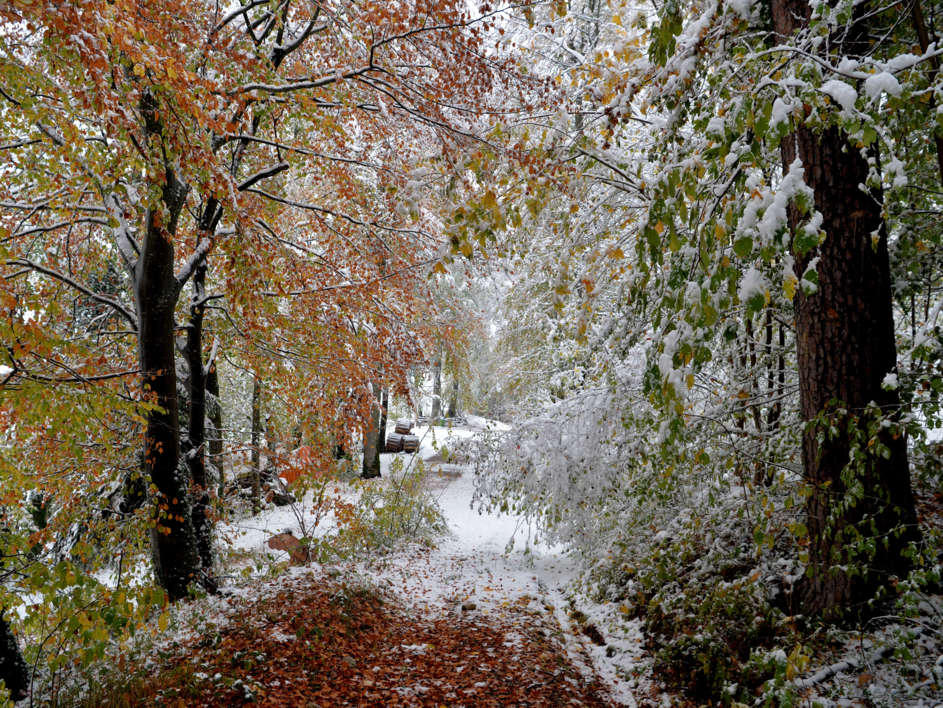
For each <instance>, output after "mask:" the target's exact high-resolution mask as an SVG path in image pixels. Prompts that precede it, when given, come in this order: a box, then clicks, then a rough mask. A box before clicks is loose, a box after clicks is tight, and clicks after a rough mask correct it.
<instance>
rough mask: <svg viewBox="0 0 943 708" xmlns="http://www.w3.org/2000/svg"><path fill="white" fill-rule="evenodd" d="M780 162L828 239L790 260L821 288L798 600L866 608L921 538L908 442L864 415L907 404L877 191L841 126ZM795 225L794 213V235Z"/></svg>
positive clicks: (808, 390)
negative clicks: (813, 268)
mask: <svg viewBox="0 0 943 708" xmlns="http://www.w3.org/2000/svg"><path fill="white" fill-rule="evenodd" d="M772 8H773V22H774V25H775V28H776V31H777V33H778V34H780V35H781V36H782V37H784V38H788V37H790V36H791V35H792V34H793V33H794V32H795V31H796V30H797V29H799V28H800V27H801V26H803V25H805V24H807V23H808V18H809V13H810V11H809V5H808V3H807V2H806V1H805V0H773V4H772ZM866 11H867V3H863V4H861V5H859V6H858V7H857V8H856V10H855V12H856V18H859V17H861V16H863V14H864V13H865V12H866ZM861 24H862V23H861V22H859V23H858V26H857V27H852V29H851V30H850V31H849V32H848V33H847V34H846V36H845V45H844V47H843V48H842V51H843V53H854V49H855V48H856V47H855V43H856V42H860V43H861V45H862V46H863V45H864V39H865V28H864V27H862V26H861ZM858 48H859V52H858V53H860V47H858ZM782 158H783V165H784V169H788V167H789V166H790V165H791V164H792V163H793V161H794V160H796V159H797V158H798V159H799V160H800V161H801V163H802V166H803V168H804V169H805V179H806V183H807V184H808V185H809V186H810V187H811V188H812V190H813V192H814V195H815V208H816V209H817V210H818V211H819V212H820V213H821V214H822V216H823V224H822V228H823V229H824V231H825V233H826V238H825V241H824V242H823V243H822V244H821V246H819V248H818V249H813V252H810V253H802V254H800V253H796V254H795V257H796V264H797V272H798V273H800V274H801V273H802V272H803V271H804V269H805V267H806V266H807V264H808V263H809V260H810V258H811V257H812V256H813V255H817V256H819V262H818V266H817V272H818V280H819V282H818V288H817V290H816V291H815V292H814V293H812V294H809V295H805V294H803V293H801V292H799V293H797V295H796V300H795V307H796V337H797V357H798V364H799V386H800V406H801V411H802V417H803V419H804V420H805V421H807V423H808V424H807V426H806V428H805V432H804V435H803V445H802V459H803V466H804V469H805V479H806V482H807V484H808V485H809V489H810V496H809V498H808V501H807V505H806V514H807V523H806V525H807V527H808V533H809V563H808V565H809V576H808V582H807V585H806V587H805V589H804V593H803V598H802V600H803V603H804V610H805V611H806V612H807V613H821V614H826V615H832V614H839V613H842V612H847V611H865V608H864V606H863V604H862V603H864V602H865V601H867V600H868V599H869V598H870V597H871V596H872V595H873V594H874V592H875V590H878V589H879V588H881V587H887V586H888V585H889V584H890V582H891V576H895V575H898V576H899V575H903V574H905V573H906V572H907V570H908V561H907V560H906V558H905V556H904V554H903V553H902V550H903V548H904V546H905V545H906V544H907V543H908V542H910V541H912V540H914V539H915V538H916V537H917V535H918V531H917V526H916V514H915V511H914V501H913V495H912V493H911V489H910V471H909V466H908V461H907V446H906V441H905V438H904V435H903V433H902V431H900V430H899V429H897V427H896V426H891V427H889V428H888V427H882V426H881V425H880V422H879V421H878V420H877V418H876V417H875V416H874V415H872V413H871V412H869V411H868V410H866V408H867V407H868V405H869V403H871V402H874V403H876V404H877V406H878V407H879V415H886V416H890V417H893V416H895V415H896V413H897V409H898V407H899V404H900V400H899V397H898V394H897V391H896V390H891V391H886V390H884V389H883V388H882V386H881V382H882V380H883V379H884V377H885V375H886V374H888V373H890V372H892V371H894V370H895V367H896V365H897V354H896V349H895V343H894V322H893V317H892V310H891V289H890V266H889V259H888V251H887V234H886V229H885V226H884V223H883V218H882V215H881V195H880V194H879V193H876V192H872V193H868V192H865V191H862V189H860V188H859V185H861V184H865V183H866V181H867V176H868V165H867V162H866V161H865V159H864V158H863V157H862V156H861V154H860V152H859V151H858V150H857V149H855V148H854V147H853V146H851V145H850V144H849V142H848V140H847V136H846V135H845V134H844V133H843V132H841V131H840V130H839V129H837V128H834V127H833V128H828V129H826V130H823V131H813V130H811V129H808V128H804V127H802V128H799V129H798V130H796V132H795V133H793V134H792V135H789V136H787V137H786V138H785V139H784V140H783V143H782ZM799 218H800V215H799V214H798V212H797V210H796V209H795V208H792V209H791V213H790V221H791V226H792V227H793V228H796V227H797V226H798V224H799ZM872 234H877V235H878V236H877V238H876V240H873V238H872ZM829 424H831V426H834V427H832V428H831V430H830V429H829ZM856 434H861V435H864V438H863V440H862V439H860V438H859V439H858V440H857V441H856V440H855V435H856ZM869 438H870V439H869ZM882 452H884V453H885V454H886V457H885V454H881V453H882ZM850 455H854V458H855V461H854V462H853V463H852V464H849V456H850Z"/></svg>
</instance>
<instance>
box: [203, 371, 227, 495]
mask: <svg viewBox="0 0 943 708" xmlns="http://www.w3.org/2000/svg"><path fill="white" fill-rule="evenodd" d="M206 392H207V393H208V394H209V399H208V400H207V411H208V413H209V420H210V428H209V432H208V435H207V437H208V444H209V453H210V456H209V460H210V464H211V465H212V466H213V468H214V469H215V470H216V481H217V483H218V484H219V490H220V494H222V490H223V486H224V485H225V483H226V472H225V469H224V467H223V406H222V402H221V401H220V399H219V374H218V373H217V371H216V362H210V370H209V372H208V373H207V375H206Z"/></svg>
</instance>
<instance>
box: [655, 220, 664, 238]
mask: <svg viewBox="0 0 943 708" xmlns="http://www.w3.org/2000/svg"><path fill="white" fill-rule="evenodd" d="M664 230H665V225H664V224H663V223H662V222H660V221H659V222H658V223H657V224H655V233H657V234H658V235H659V236H661V232H662V231H664Z"/></svg>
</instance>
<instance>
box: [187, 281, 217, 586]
mask: <svg viewBox="0 0 943 708" xmlns="http://www.w3.org/2000/svg"><path fill="white" fill-rule="evenodd" d="M205 281H206V264H205V263H203V264H201V265H199V266H197V268H196V271H195V272H194V274H193V298H192V301H191V304H190V323H189V326H188V327H187V349H186V352H187V363H188V365H189V369H190V381H189V384H190V387H189V392H190V411H189V418H188V420H187V429H188V434H187V439H188V440H189V444H190V449H189V450H187V466H188V467H189V470H190V479H191V480H192V481H193V490H192V494H193V507H192V508H193V527H194V531H195V532H196V541H197V550H198V551H199V554H200V562H201V563H202V564H203V580H204V584H205V585H206V586H207V587H209V588H210V589H211V590H212V589H215V583H214V582H213V581H212V573H213V524H212V522H211V521H210V518H209V514H208V510H209V503H210V497H209V479H208V478H207V474H206V374H205V372H204V370H203V314H204V310H205V305H206V301H205V299H204V296H205V291H204V285H205Z"/></svg>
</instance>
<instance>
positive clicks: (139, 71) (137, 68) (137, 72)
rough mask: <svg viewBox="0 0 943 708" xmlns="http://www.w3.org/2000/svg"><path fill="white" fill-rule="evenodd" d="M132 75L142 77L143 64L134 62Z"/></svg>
mask: <svg viewBox="0 0 943 708" xmlns="http://www.w3.org/2000/svg"><path fill="white" fill-rule="evenodd" d="M134 75H135V76H140V77H143V76H144V66H143V64H135V65H134Z"/></svg>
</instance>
